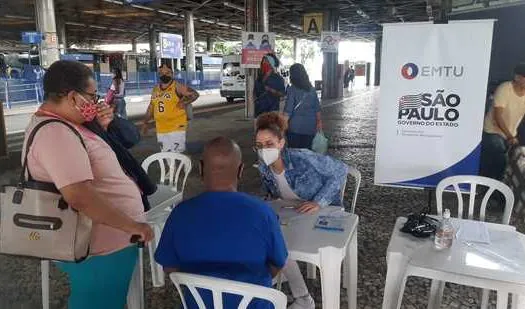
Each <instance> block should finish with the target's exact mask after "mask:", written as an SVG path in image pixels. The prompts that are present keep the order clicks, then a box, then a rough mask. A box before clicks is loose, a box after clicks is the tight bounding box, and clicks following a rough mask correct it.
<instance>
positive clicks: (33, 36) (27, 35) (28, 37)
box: [22, 32, 44, 44]
mask: <svg viewBox="0 0 525 309" xmlns="http://www.w3.org/2000/svg"><path fill="white" fill-rule="evenodd" d="M43 37H44V35H43V34H42V33H41V32H22V43H25V44H40V43H42V39H43Z"/></svg>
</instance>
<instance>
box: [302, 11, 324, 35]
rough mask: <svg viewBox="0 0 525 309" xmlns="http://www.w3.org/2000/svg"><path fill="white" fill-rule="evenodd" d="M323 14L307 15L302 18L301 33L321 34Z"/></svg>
mask: <svg viewBox="0 0 525 309" xmlns="http://www.w3.org/2000/svg"><path fill="white" fill-rule="evenodd" d="M322 29H323V13H308V14H305V15H304V16H303V31H304V33H306V34H321V31H322Z"/></svg>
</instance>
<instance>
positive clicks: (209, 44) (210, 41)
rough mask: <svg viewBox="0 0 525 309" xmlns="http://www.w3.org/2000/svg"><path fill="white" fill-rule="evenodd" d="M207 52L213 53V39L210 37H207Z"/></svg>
mask: <svg viewBox="0 0 525 309" xmlns="http://www.w3.org/2000/svg"><path fill="white" fill-rule="evenodd" d="M206 51H207V52H209V53H211V52H213V39H212V38H211V37H210V36H208V37H206Z"/></svg>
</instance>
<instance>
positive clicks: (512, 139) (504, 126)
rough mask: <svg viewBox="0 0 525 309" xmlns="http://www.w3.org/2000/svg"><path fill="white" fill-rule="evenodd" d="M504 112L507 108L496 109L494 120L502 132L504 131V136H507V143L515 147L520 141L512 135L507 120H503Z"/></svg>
mask: <svg viewBox="0 0 525 309" xmlns="http://www.w3.org/2000/svg"><path fill="white" fill-rule="evenodd" d="M504 110H505V107H494V120H495V121H496V124H497V125H498V127H499V128H500V129H501V131H503V134H505V137H506V138H507V141H508V142H509V143H510V144H512V145H514V144H517V143H518V140H517V138H516V137H515V136H513V135H512V133H511V132H510V130H509V128H508V126H507V124H506V123H505V119H503V111H504Z"/></svg>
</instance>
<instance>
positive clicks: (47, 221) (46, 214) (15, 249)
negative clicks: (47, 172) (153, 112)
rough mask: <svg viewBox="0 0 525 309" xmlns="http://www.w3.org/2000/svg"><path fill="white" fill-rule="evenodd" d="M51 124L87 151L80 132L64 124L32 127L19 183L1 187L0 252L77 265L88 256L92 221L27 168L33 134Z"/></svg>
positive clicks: (53, 186) (43, 124) (44, 122)
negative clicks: (64, 130) (71, 134)
mask: <svg viewBox="0 0 525 309" xmlns="http://www.w3.org/2000/svg"><path fill="white" fill-rule="evenodd" d="M54 122H60V123H62V124H64V125H65V126H67V127H68V128H69V129H71V130H72V131H73V132H74V133H75V134H76V135H77V136H78V138H79V139H80V141H81V143H82V145H83V146H84V148H86V145H85V144H84V141H83V140H82V137H81V136H80V133H79V132H78V131H77V130H75V128H73V127H72V126H71V125H70V124H68V123H66V122H64V121H61V120H58V119H49V120H45V121H42V122H41V123H39V124H37V125H36V126H35V128H34V129H33V131H32V132H31V134H30V135H29V138H28V140H27V145H26V148H25V154H24V161H23V165H22V172H21V175H20V180H19V183H18V184H17V185H16V186H6V187H4V188H5V194H4V195H3V200H2V201H1V203H0V209H1V218H0V253H2V254H9V255H22V256H31V257H37V258H41V259H52V260H60V261H73V262H79V261H82V260H83V259H85V258H86V257H87V256H88V254H89V243H90V239H91V225H92V223H91V219H89V218H88V217H86V216H85V215H84V214H82V213H80V212H78V211H76V210H75V209H73V208H71V207H70V206H69V205H68V204H67V202H66V201H65V200H64V198H63V197H62V195H61V194H60V191H58V189H57V188H56V186H55V185H54V184H53V183H48V182H42V181H37V180H35V179H33V177H32V176H31V173H30V172H29V168H28V166H27V156H28V153H29V149H30V147H31V145H32V143H33V140H34V138H35V134H36V133H37V131H38V130H39V129H40V128H42V127H43V126H45V125H47V124H49V123H54ZM26 170H27V175H28V180H26V179H25V172H26Z"/></svg>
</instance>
